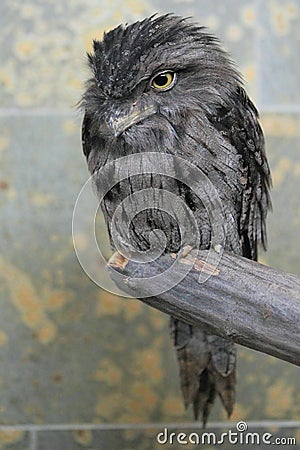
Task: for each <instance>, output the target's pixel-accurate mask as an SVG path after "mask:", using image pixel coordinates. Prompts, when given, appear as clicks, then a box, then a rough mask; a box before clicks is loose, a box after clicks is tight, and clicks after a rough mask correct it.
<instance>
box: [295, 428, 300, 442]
mask: <svg viewBox="0 0 300 450" xmlns="http://www.w3.org/2000/svg"><path fill="white" fill-rule="evenodd" d="M295 438H296V442H300V429H299V430H297V431H296V433H295Z"/></svg>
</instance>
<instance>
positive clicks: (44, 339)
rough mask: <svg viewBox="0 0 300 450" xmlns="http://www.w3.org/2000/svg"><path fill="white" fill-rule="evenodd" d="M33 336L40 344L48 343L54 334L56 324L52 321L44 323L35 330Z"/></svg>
mask: <svg viewBox="0 0 300 450" xmlns="http://www.w3.org/2000/svg"><path fill="white" fill-rule="evenodd" d="M34 336H35V338H36V339H37V341H38V342H40V343H41V344H44V345H45V344H48V343H49V342H51V341H53V339H54V338H55V336H56V326H55V325H54V323H52V322H48V323H45V324H43V325H42V326H41V327H39V328H38V329H37V330H36V331H35V333H34Z"/></svg>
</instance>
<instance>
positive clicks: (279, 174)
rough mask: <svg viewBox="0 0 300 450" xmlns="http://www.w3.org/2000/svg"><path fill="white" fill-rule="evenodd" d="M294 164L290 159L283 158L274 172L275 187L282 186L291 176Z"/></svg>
mask: <svg viewBox="0 0 300 450" xmlns="http://www.w3.org/2000/svg"><path fill="white" fill-rule="evenodd" d="M292 167H293V164H292V161H291V160H289V159H288V158H281V159H280V161H279V162H278V164H277V165H276V167H274V168H273V170H272V179H273V184H274V187H279V186H281V185H282V183H283V182H284V180H285V179H286V178H287V176H288V175H289V174H290V172H291V170H292Z"/></svg>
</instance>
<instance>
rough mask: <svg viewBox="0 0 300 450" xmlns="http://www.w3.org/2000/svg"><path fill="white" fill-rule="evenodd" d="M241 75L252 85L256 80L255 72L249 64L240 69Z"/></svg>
mask: <svg viewBox="0 0 300 450" xmlns="http://www.w3.org/2000/svg"><path fill="white" fill-rule="evenodd" d="M242 73H243V75H244V78H245V80H246V81H248V82H249V83H254V82H255V80H256V72H255V69H254V67H253V65H252V64H249V65H247V66H244V67H243V69H242Z"/></svg>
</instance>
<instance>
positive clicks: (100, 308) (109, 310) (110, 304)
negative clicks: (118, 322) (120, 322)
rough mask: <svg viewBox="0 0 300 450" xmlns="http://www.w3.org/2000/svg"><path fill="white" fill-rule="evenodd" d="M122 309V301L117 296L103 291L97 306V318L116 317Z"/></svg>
mask: <svg viewBox="0 0 300 450" xmlns="http://www.w3.org/2000/svg"><path fill="white" fill-rule="evenodd" d="M121 308H122V307H121V304H120V300H119V299H118V297H117V296H116V295H113V294H110V293H109V292H103V291H102V292H101V293H100V295H99V302H98V303H97V306H96V316H97V317H103V316H116V315H117V314H119V313H120V310H121Z"/></svg>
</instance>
